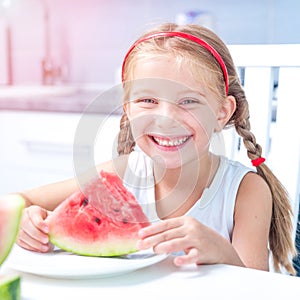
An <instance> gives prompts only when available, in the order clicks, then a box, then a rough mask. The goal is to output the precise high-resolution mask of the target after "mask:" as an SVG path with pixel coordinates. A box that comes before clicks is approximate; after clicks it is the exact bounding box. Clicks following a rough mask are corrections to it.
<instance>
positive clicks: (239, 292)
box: [0, 257, 300, 300]
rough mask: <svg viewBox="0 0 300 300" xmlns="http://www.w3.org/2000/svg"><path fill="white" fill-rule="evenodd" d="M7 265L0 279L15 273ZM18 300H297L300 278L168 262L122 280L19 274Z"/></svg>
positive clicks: (130, 274) (127, 274) (130, 273)
mask: <svg viewBox="0 0 300 300" xmlns="http://www.w3.org/2000/svg"><path fill="white" fill-rule="evenodd" d="M15 272H16V271H15V270H12V269H10V268H8V261H6V262H5V263H4V264H3V265H2V267H1V269H0V274H8V273H15ZM19 274H21V276H22V284H21V293H22V300H48V299H49V300H50V299H51V300H66V299H72V300H74V299H75V300H76V299H83V300H89V299H93V300H96V299H103V297H105V299H117V297H120V299H130V300H135V299H138V300H141V299H143V300H145V299H151V300H156V299H188V300H193V299H197V300H199V299H218V300H219V299H239V300H240V299H243V300H244V299H272V298H274V299H288V298H289V297H291V298H290V299H299V297H300V278H299V277H292V276H288V275H282V274H275V273H269V272H264V271H257V270H252V269H246V268H240V267H234V266H228V265H210V266H204V265H203V266H195V265H189V266H186V267H182V268H178V267H176V266H174V264H173V258H172V257H167V258H166V259H164V260H163V261H160V262H158V263H155V264H153V265H151V266H148V267H144V268H142V269H139V270H135V271H131V272H129V273H125V274H123V275H117V276H112V277H106V278H97V279H55V278H47V277H42V276H37V275H31V274H26V273H21V272H19Z"/></svg>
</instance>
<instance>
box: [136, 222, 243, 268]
mask: <svg viewBox="0 0 300 300" xmlns="http://www.w3.org/2000/svg"><path fill="white" fill-rule="evenodd" d="M139 237H140V240H139V241H138V243H137V247H138V248H139V249H140V250H143V249H147V248H151V247H153V250H154V252H156V253H172V252H175V251H182V250H183V251H184V252H185V255H183V256H176V257H175V258H174V263H175V265H177V266H181V265H185V264H192V263H196V264H214V263H230V264H237V265H242V263H241V261H240V259H239V257H238V255H237V253H236V252H235V250H234V248H233V246H232V245H231V244H230V242H229V241H227V240H226V239H225V238H224V237H222V236H221V235H219V234H218V233H217V232H215V231H214V230H212V229H210V228H209V227H207V226H205V225H203V224H201V223H200V222H198V221H197V220H196V219H194V218H192V217H189V216H183V217H177V218H172V219H168V220H164V221H161V222H159V223H155V224H152V225H150V226H148V227H145V228H143V229H141V230H140V231H139Z"/></svg>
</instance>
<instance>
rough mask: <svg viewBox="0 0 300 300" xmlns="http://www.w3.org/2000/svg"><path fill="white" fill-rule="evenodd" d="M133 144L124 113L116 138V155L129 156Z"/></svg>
mask: <svg viewBox="0 0 300 300" xmlns="http://www.w3.org/2000/svg"><path fill="white" fill-rule="evenodd" d="M134 146H135V142H134V139H133V136H132V133H131V128H130V124H129V120H128V117H127V114H126V113H125V112H124V113H123V116H122V118H121V120H120V132H119V136H118V154H119V155H122V154H129V153H130V152H132V151H133V148H134Z"/></svg>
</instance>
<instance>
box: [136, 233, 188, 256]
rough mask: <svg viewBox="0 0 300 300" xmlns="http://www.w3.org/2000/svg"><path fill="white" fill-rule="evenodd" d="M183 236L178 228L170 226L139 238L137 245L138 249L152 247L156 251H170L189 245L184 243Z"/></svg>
mask: <svg viewBox="0 0 300 300" xmlns="http://www.w3.org/2000/svg"><path fill="white" fill-rule="evenodd" d="M185 236H186V235H185V233H184V232H183V231H181V229H180V228H172V229H169V230H166V231H162V232H160V233H158V234H154V235H151V236H148V237H146V238H144V239H141V240H139V241H138V244H137V246H138V248H139V249H140V250H142V249H148V248H151V247H152V248H153V250H154V251H155V252H156V253H170V252H173V251H178V250H181V249H184V248H185V247H187V246H190V245H185V239H184V238H185Z"/></svg>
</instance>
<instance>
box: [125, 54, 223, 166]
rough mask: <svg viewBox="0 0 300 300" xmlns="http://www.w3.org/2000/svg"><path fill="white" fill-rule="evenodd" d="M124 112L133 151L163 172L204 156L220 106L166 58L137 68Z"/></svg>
mask: <svg viewBox="0 0 300 300" xmlns="http://www.w3.org/2000/svg"><path fill="white" fill-rule="evenodd" d="M133 74H134V78H133V81H132V82H131V89H130V93H129V101H128V103H127V104H125V109H126V112H127V115H128V118H129V120H130V124H131V130H132V134H133V137H134V138H135V141H136V143H137V145H138V146H139V147H140V148H141V149H142V150H143V151H144V152H145V153H146V154H147V155H148V156H150V157H152V158H153V160H154V161H156V162H159V163H160V164H163V165H164V167H166V168H178V167H181V166H182V165H184V164H187V163H190V162H193V161H195V160H198V159H199V158H201V157H203V156H204V155H207V154H208V150H209V144H210V139H211V136H212V134H213V132H214V130H215V128H217V127H218V115H219V111H220V108H219V107H220V105H219V102H218V101H217V99H215V97H216V96H215V95H214V94H213V93H212V92H210V91H209V89H208V88H206V87H205V86H204V84H201V83H199V81H196V80H195V79H194V78H193V76H192V73H191V72H190V71H189V69H188V68H184V64H181V65H180V66H178V65H176V64H175V63H174V59H172V57H170V56H165V57H159V58H156V59H148V60H143V61H141V62H140V63H139V62H138V63H137V64H136V66H135V68H134V72H133Z"/></svg>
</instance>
